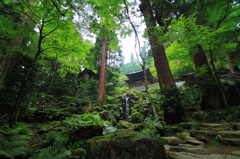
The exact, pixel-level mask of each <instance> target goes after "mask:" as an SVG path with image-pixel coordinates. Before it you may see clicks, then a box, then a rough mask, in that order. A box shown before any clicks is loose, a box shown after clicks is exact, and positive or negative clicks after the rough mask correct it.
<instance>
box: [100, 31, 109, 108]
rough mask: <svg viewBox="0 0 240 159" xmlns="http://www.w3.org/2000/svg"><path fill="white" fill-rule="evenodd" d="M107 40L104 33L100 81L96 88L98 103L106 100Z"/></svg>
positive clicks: (101, 103) (102, 103) (103, 102)
mask: <svg viewBox="0 0 240 159" xmlns="http://www.w3.org/2000/svg"><path fill="white" fill-rule="evenodd" d="M107 41H108V35H107V34H104V35H103V39H102V57H101V68H100V81H99V88H98V97H99V102H100V105H104V104H105V102H106V72H107Z"/></svg>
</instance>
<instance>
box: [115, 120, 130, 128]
mask: <svg viewBox="0 0 240 159" xmlns="http://www.w3.org/2000/svg"><path fill="white" fill-rule="evenodd" d="M117 128H118V129H134V125H133V124H131V123H129V122H128V121H126V120H119V122H118V125H117Z"/></svg>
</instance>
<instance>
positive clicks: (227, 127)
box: [200, 123, 232, 131]
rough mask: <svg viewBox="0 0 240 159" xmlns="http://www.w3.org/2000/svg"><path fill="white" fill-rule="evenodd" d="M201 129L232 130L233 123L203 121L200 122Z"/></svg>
mask: <svg viewBox="0 0 240 159" xmlns="http://www.w3.org/2000/svg"><path fill="white" fill-rule="evenodd" d="M200 129H201V130H214V131H224V130H232V125H231V124H229V123H223V124H218V123H202V124H200Z"/></svg>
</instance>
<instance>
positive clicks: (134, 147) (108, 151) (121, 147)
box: [86, 129, 167, 159]
mask: <svg viewBox="0 0 240 159" xmlns="http://www.w3.org/2000/svg"><path fill="white" fill-rule="evenodd" d="M86 151H87V158H88V159H101V158H104V159H113V158H119V159H120V158H122V159H139V158H141V159H156V158H158V159H166V158H167V155H166V151H165V149H164V147H163V144H162V143H161V141H160V140H159V139H156V138H153V137H151V136H149V135H146V134H142V133H138V132H134V131H133V130H128V129H119V130H117V131H115V132H114V133H111V134H107V135H105V136H96V137H94V138H91V139H89V140H87V142H86Z"/></svg>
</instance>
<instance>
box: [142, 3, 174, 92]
mask: <svg viewBox="0 0 240 159" xmlns="http://www.w3.org/2000/svg"><path fill="white" fill-rule="evenodd" d="M140 10H141V12H142V14H143V16H144V20H145V23H146V26H147V29H148V36H149V42H150V45H151V49H152V55H153V58H154V63H155V67H156V70H157V75H158V80H159V86H160V88H163V87H164V86H166V87H170V86H172V85H174V80H173V77H172V73H171V70H170V67H169V64H168V61H167V57H166V54H165V50H164V47H163V45H161V44H159V43H158V38H157V36H156V35H155V30H154V27H155V26H156V20H155V18H154V16H153V12H152V7H151V4H150V1H149V0H141V4H140Z"/></svg>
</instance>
